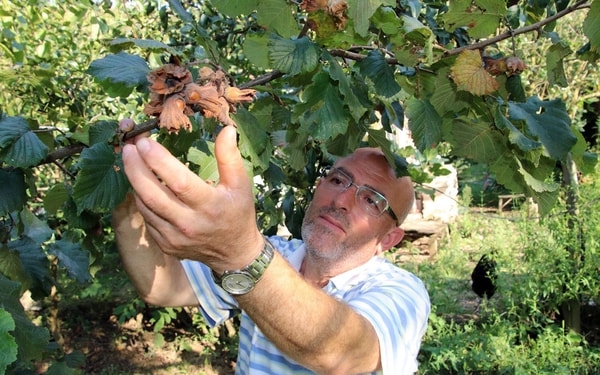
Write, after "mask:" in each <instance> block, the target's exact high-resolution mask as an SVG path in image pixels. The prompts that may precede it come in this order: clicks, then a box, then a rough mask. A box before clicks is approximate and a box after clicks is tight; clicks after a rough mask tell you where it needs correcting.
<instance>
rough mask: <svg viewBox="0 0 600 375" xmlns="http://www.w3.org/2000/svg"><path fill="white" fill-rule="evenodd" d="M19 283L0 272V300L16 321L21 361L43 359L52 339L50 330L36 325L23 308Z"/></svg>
mask: <svg viewBox="0 0 600 375" xmlns="http://www.w3.org/2000/svg"><path fill="white" fill-rule="evenodd" d="M20 289H21V287H20V285H19V283H16V282H13V281H10V280H9V279H7V278H6V277H4V276H3V275H2V274H0V301H2V308H3V309H4V310H6V311H8V313H9V314H10V315H11V316H12V319H13V320H14V322H15V329H14V331H13V332H14V333H13V336H14V338H15V341H16V343H17V347H18V358H19V359H20V360H21V361H34V360H38V361H39V360H41V359H42V357H43V355H44V352H45V349H46V347H47V345H48V342H49V340H50V334H49V333H48V330H47V329H46V328H43V327H38V326H36V325H34V324H33V323H32V322H31V321H30V320H29V318H28V317H27V315H25V311H24V310H23V306H22V305H21V302H20V301H19V297H20Z"/></svg>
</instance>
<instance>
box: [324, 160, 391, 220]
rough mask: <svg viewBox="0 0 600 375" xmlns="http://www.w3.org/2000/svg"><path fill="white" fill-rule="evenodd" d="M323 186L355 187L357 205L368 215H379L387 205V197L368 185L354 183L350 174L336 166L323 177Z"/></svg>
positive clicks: (338, 188)
mask: <svg viewBox="0 0 600 375" xmlns="http://www.w3.org/2000/svg"><path fill="white" fill-rule="evenodd" d="M324 182H325V186H326V187H327V188H329V189H332V190H336V191H340V192H342V191H346V190H348V189H349V188H350V187H351V186H354V187H356V193H355V198H356V201H357V202H358V205H359V206H360V207H361V208H362V209H363V210H364V211H365V212H366V213H368V214H369V215H373V216H380V215H381V214H383V212H384V211H385V210H386V208H387V207H388V202H387V199H386V198H385V197H384V196H383V195H381V193H379V192H377V191H375V190H373V189H371V188H370V187H367V186H364V185H361V186H358V185H356V184H355V183H354V182H353V181H352V178H351V177H350V176H348V175H347V174H346V173H344V172H343V171H341V170H339V169H337V168H331V169H330V170H329V172H328V173H327V174H326V176H325V178H324Z"/></svg>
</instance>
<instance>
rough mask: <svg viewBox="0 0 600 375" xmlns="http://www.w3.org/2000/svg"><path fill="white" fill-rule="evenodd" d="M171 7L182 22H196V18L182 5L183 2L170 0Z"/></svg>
mask: <svg viewBox="0 0 600 375" xmlns="http://www.w3.org/2000/svg"><path fill="white" fill-rule="evenodd" d="M169 5H171V8H172V9H173V11H174V12H175V14H177V15H178V16H179V18H180V19H181V20H182V21H184V22H187V23H193V22H194V17H192V15H191V14H190V13H189V12H188V11H187V10H185V8H184V7H183V5H182V4H181V1H179V0H169Z"/></svg>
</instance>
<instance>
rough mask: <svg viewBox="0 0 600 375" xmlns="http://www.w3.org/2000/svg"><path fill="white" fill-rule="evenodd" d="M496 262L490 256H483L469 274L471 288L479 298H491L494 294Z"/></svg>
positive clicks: (496, 275)
mask: <svg viewBox="0 0 600 375" xmlns="http://www.w3.org/2000/svg"><path fill="white" fill-rule="evenodd" d="M497 278H498V274H497V272H496V261H495V260H494V258H493V257H492V256H491V255H488V254H483V256H482V257H481V258H480V259H479V262H477V265H476V266H475V268H474V269H473V272H472V273H471V280H472V281H473V283H472V284H471V288H472V289H473V291H474V292H475V293H476V294H477V295H478V296H479V297H480V298H483V297H484V296H485V297H487V298H488V299H489V298H492V296H493V295H494V293H495V292H496V279H497Z"/></svg>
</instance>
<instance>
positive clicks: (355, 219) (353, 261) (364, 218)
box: [302, 154, 395, 265]
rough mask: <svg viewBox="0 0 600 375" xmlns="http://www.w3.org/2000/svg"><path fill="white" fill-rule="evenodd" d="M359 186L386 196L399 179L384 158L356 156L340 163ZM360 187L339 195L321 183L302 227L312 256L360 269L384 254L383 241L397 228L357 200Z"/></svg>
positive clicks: (390, 219)
mask: <svg viewBox="0 0 600 375" xmlns="http://www.w3.org/2000/svg"><path fill="white" fill-rule="evenodd" d="M335 166H336V168H339V169H340V170H342V171H343V172H344V173H346V174H348V175H349V176H350V177H351V178H352V180H353V182H354V183H355V184H356V185H366V186H369V187H370V188H372V189H374V190H376V191H378V192H380V193H382V194H384V195H385V192H386V190H387V189H390V186H392V185H391V184H392V182H393V181H394V179H395V177H394V176H393V171H391V169H390V167H389V166H388V165H387V163H386V162H385V159H382V158H381V156H376V155H372V154H366V155H363V154H358V155H352V156H350V157H348V158H344V159H341V160H340V161H338V163H336V165H335ZM356 189H357V188H356V186H350V187H349V188H348V189H347V190H345V191H342V192H339V191H335V190H332V189H328V188H327V187H326V186H325V185H324V183H323V181H319V183H318V184H317V188H316V190H315V195H314V198H313V200H312V202H311V205H310V206H309V208H308V210H307V212H306V215H305V217H304V221H303V223H302V237H303V239H304V242H305V244H306V249H307V252H309V254H311V255H313V256H315V257H317V258H321V259H323V260H326V261H330V262H331V261H339V262H345V263H348V264H349V265H358V264H362V263H364V261H366V260H368V259H370V258H371V257H372V256H373V255H375V254H377V253H378V252H380V251H381V250H382V249H381V247H380V241H381V239H382V237H383V236H384V235H385V234H386V233H387V231H388V230H390V229H391V228H393V227H395V223H394V220H393V219H392V218H391V216H389V214H387V213H384V214H382V215H381V216H373V215H369V214H368V213H367V212H365V210H364V209H362V208H361V207H360V206H359V205H358V204H357V201H356V199H355V194H356Z"/></svg>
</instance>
